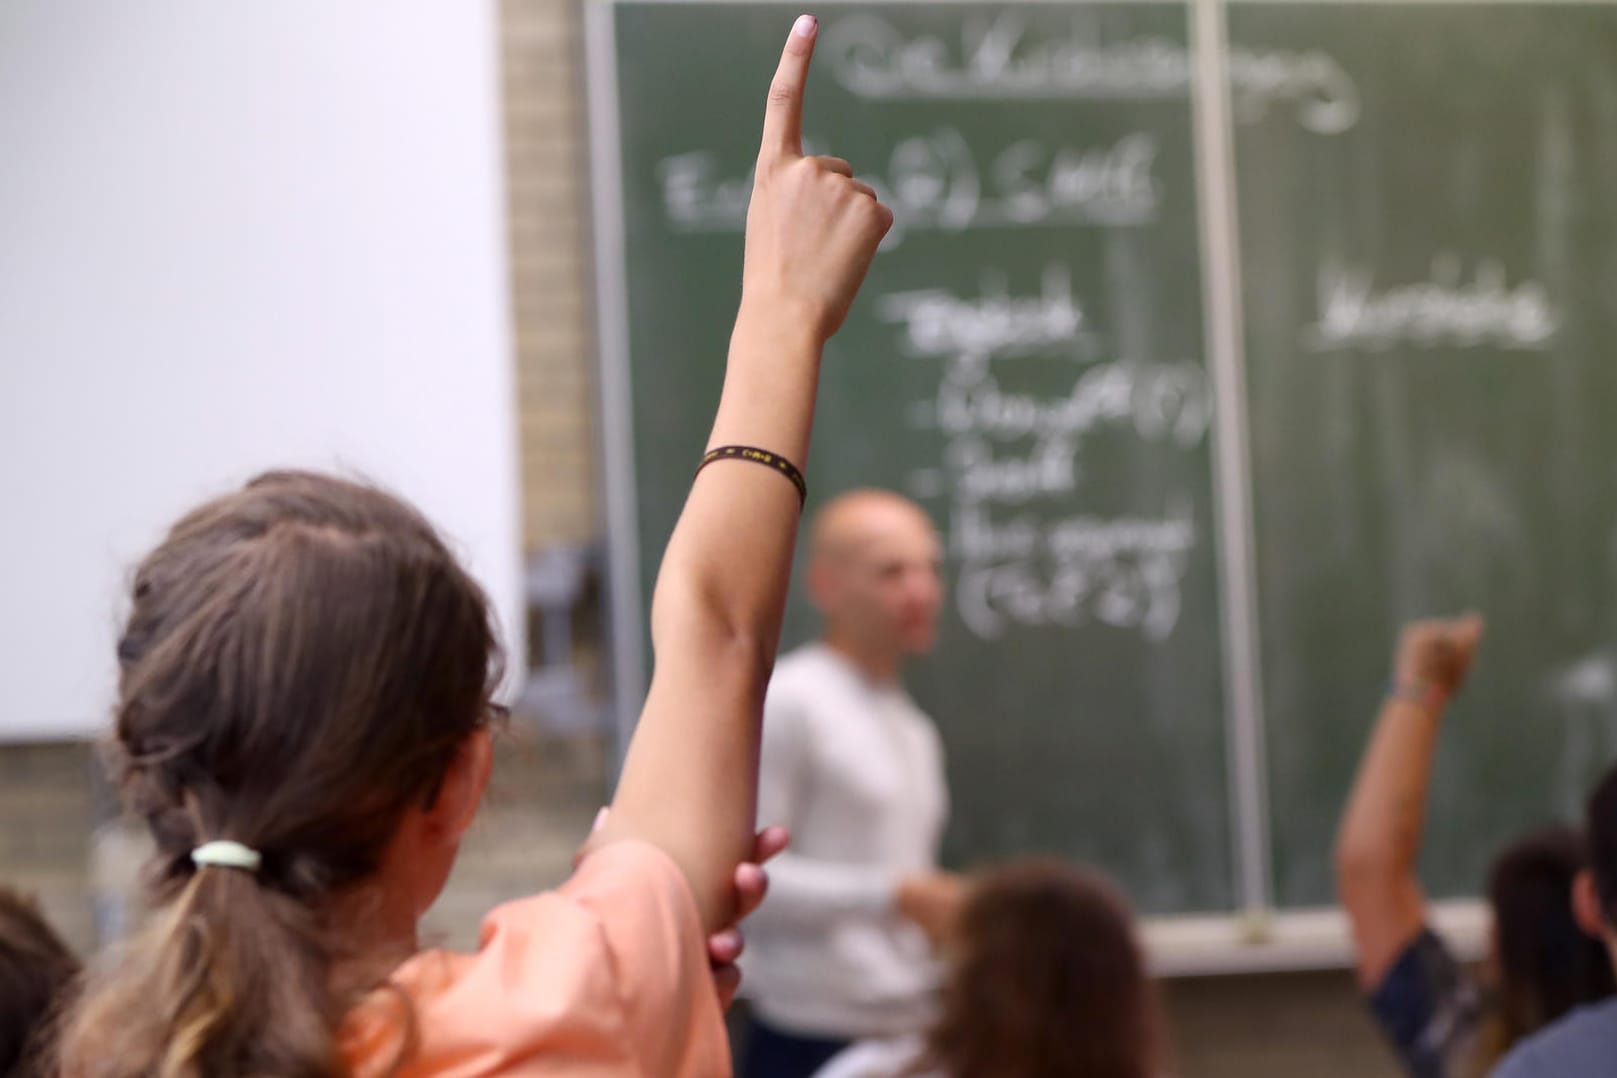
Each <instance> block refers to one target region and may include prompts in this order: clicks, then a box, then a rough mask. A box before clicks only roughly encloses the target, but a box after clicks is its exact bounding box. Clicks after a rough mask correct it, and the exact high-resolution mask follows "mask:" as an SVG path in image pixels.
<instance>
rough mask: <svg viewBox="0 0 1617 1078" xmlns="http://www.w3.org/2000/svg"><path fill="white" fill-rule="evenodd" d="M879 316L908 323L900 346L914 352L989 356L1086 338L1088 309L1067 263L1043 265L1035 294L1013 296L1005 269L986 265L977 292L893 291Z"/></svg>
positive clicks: (884, 299) (971, 357)
mask: <svg viewBox="0 0 1617 1078" xmlns="http://www.w3.org/2000/svg"><path fill="white" fill-rule="evenodd" d="M876 317H878V318H880V319H881V320H883V321H885V322H893V323H899V324H902V325H903V326H904V335H903V337H902V338H901V341H902V343H901V348H902V350H903V352H904V353H905V354H907V355H912V356H927V357H932V358H951V357H957V356H958V357H964V358H966V359H969V360H986V359H988V358H990V357H993V356H1014V355H1028V354H1030V353H1034V352H1041V351H1046V350H1048V349H1050V347H1051V346H1053V345H1059V344H1065V343H1069V342H1072V343H1078V344H1081V343H1082V342H1083V341H1085V340H1086V334H1085V333H1084V310H1083V308H1082V307H1081V306H1079V304H1078V301H1077V300H1075V299H1074V298H1073V294H1072V274H1071V271H1070V270H1068V268H1067V267H1066V266H1063V265H1049V266H1046V267H1045V269H1044V273H1043V275H1042V277H1041V279H1040V290H1039V294H1038V295H1036V296H1012V295H1011V294H1010V290H1009V288H1008V286H1007V285H1006V283H1005V279H1004V277H1003V275H1000V274H996V273H993V272H991V271H987V272H984V273H983V275H982V284H981V286H980V288H979V290H978V294H977V295H975V296H957V295H955V294H954V293H953V292H951V291H950V290H948V289H946V288H922V289H916V290H915V291H912V292H893V293H889V294H887V295H885V296H881V297H880V298H878V299H877V300H876Z"/></svg>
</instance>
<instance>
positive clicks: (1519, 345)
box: [1302, 253, 1561, 352]
mask: <svg viewBox="0 0 1617 1078" xmlns="http://www.w3.org/2000/svg"><path fill="white" fill-rule="evenodd" d="M1318 293H1319V317H1318V320H1317V321H1316V322H1314V323H1313V324H1312V325H1310V326H1307V327H1305V328H1304V330H1303V335H1302V344H1303V346H1304V347H1305V348H1308V349H1309V350H1311V351H1315V352H1329V351H1343V350H1362V351H1371V352H1381V351H1387V350H1389V349H1392V348H1397V347H1401V346H1403V347H1409V346H1412V347H1416V348H1500V349H1510V350H1520V351H1537V350H1542V349H1545V348H1547V347H1549V345H1550V343H1551V342H1552V341H1553V340H1554V338H1555V335H1556V334H1557V333H1558V332H1559V331H1560V329H1561V315H1560V312H1559V311H1558V310H1557V309H1556V307H1555V305H1554V304H1553V303H1552V302H1551V301H1550V297H1549V293H1548V291H1547V289H1546V288H1545V287H1544V286H1543V285H1542V284H1540V283H1539V282H1537V281H1534V280H1531V279H1528V280H1523V281H1520V282H1519V283H1517V284H1516V285H1515V286H1514V287H1512V286H1511V285H1510V284H1509V279H1508V276H1507V274H1506V272H1505V267H1504V265H1503V263H1501V262H1500V261H1499V260H1497V259H1492V258H1484V259H1481V260H1479V261H1477V262H1476V264H1475V265H1474V267H1473V268H1472V270H1471V272H1470V273H1469V274H1467V273H1466V266H1465V260H1464V259H1462V258H1461V257H1460V256H1458V255H1455V254H1451V253H1444V254H1439V255H1438V256H1437V257H1435V258H1434V259H1433V260H1432V265H1431V271H1430V273H1429V274H1428V276H1427V279H1426V280H1424V281H1417V282H1414V283H1410V284H1399V285H1394V286H1392V287H1387V288H1382V289H1379V290H1378V289H1377V288H1376V287H1375V283H1374V274H1373V273H1372V272H1371V271H1370V270H1368V269H1364V268H1360V267H1350V266H1347V265H1345V264H1343V263H1342V262H1340V261H1338V260H1335V259H1331V260H1328V261H1326V262H1325V263H1324V264H1323V265H1322V266H1321V267H1320V270H1319V281H1318Z"/></svg>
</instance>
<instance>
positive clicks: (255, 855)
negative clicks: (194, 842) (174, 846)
mask: <svg viewBox="0 0 1617 1078" xmlns="http://www.w3.org/2000/svg"><path fill="white" fill-rule="evenodd" d="M191 863H192V864H194V865H196V866H197V867H198V868H205V867H207V866H209V865H218V866H220V867H221V868H239V869H241V870H242V871H243V872H257V871H258V866H259V865H262V864H263V863H264V858H263V857H262V856H260V855H259V852H258V851H257V850H255V849H252V848H251V847H249V846H243V845H242V844H241V843H239V842H232V841H231V840H230V839H216V840H215V841H213V842H204V843H203V844H202V845H200V846H198V847H197V848H196V849H194V850H192V851H191Z"/></svg>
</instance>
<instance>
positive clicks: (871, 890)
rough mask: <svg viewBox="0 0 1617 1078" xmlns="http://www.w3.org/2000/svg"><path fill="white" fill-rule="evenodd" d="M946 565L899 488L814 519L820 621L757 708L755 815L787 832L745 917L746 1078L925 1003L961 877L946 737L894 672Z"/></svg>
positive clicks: (786, 1068) (925, 1007) (917, 1026)
mask: <svg viewBox="0 0 1617 1078" xmlns="http://www.w3.org/2000/svg"><path fill="white" fill-rule="evenodd" d="M941 560H942V549H941V545H940V543H939V541H938V535H937V531H936V529H935V528H934V527H933V526H932V522H931V520H930V519H929V518H928V517H927V515H926V513H925V512H924V511H922V510H921V508H920V507H919V506H917V505H915V504H914V503H913V502H910V501H908V500H907V499H904V498H901V497H899V496H898V495H896V494H890V493H887V492H885V491H875V490H864V491H855V492H853V493H850V494H845V495H842V496H841V497H839V498H837V499H835V500H834V501H832V502H830V503H829V504H828V505H826V506H825V507H824V508H823V509H822V510H821V511H820V513H819V515H818V516H817V517H816V518H815V521H814V527H813V538H812V562H811V566H810V570H809V577H808V589H809V596H810V599H811V600H812V602H813V603H814V605H815V607H816V608H817V609H818V610H819V611H820V613H821V614H822V615H823V617H824V619H825V626H824V632H823V635H822V636H821V638H820V640H819V641H817V642H815V643H812V644H809V645H807V646H805V647H802V648H799V649H798V650H796V651H794V652H792V653H791V654H789V655H787V656H784V657H782V659H781V660H780V662H779V664H778V665H777V666H776V669H775V675H774V678H773V680H772V681H771V682H770V685H769V693H768V698H767V700H766V702H765V704H764V738H763V761H762V772H761V780H760V786H759V804H758V818H759V819H761V820H766V821H768V822H769V823H771V824H777V823H779V824H785V825H786V826H787V827H789V828H790V829H791V833H792V844H791V847H790V849H789V850H788V851H787V852H786V853H784V854H782V855H781V856H780V857H778V858H777V859H776V860H775V861H774V862H773V863H772V864H771V865H770V892H769V897H768V899H767V900H766V901H765V902H764V904H763V906H762V907H761V908H760V909H759V910H758V912H757V913H756V914H755V915H754V916H753V919H752V921H751V923H750V926H749V933H748V953H747V956H746V961H745V962H744V968H745V970H746V975H747V980H746V985H747V988H746V989H745V991H746V994H747V996H748V997H749V998H750V1000H751V1004H752V1010H751V1014H752V1021H751V1027H750V1029H749V1030H748V1034H747V1038H746V1045H745V1048H744V1049H743V1058H742V1067H741V1074H742V1075H743V1078H798V1076H804V1078H806V1076H808V1075H812V1074H813V1073H814V1071H815V1070H816V1069H817V1068H818V1067H819V1066H820V1065H821V1064H823V1063H824V1062H825V1061H826V1060H827V1059H829V1058H831V1056H833V1055H835V1054H836V1053H837V1052H838V1051H840V1050H841V1049H842V1048H844V1047H846V1046H847V1044H848V1043H849V1042H851V1041H853V1040H856V1039H861V1038H866V1037H885V1036H897V1035H903V1034H906V1033H914V1032H917V1031H919V1030H921V1029H923V1028H924V1027H925V1026H926V1024H927V1022H928V1020H929V1019H930V1018H931V1016H932V1014H933V1012H934V1009H935V1006H936V995H937V989H938V984H939V977H940V974H939V968H938V965H937V962H936V960H935V959H934V956H933V944H935V943H936V942H937V941H938V940H939V939H941V938H942V937H943V936H944V935H945V934H946V933H947V932H948V930H949V926H950V925H951V923H952V922H953V920H954V917H955V914H956V911H957V910H958V907H959V905H960V901H961V897H962V890H963V889H962V885H961V882H960V880H959V878H958V877H956V876H955V875H953V874H951V873H946V872H941V871H939V870H938V868H937V853H938V843H939V841H940V839H941V837H942V834H943V828H944V825H945V823H946V822H947V819H948V791H947V789H946V785H945V781H944V773H943V750H942V745H941V743H940V742H939V739H938V733H937V730H936V728H935V727H934V726H933V724H932V720H931V719H929V718H928V717H927V716H926V715H925V714H924V713H923V712H922V711H921V710H920V708H918V707H917V706H916V705H915V702H914V701H913V700H911V699H910V697H909V694H908V693H906V692H905V691H904V686H903V683H902V681H901V675H902V672H903V667H904V664H905V663H906V662H907V661H908V660H909V659H911V658H913V657H915V656H918V655H922V654H925V653H926V652H927V651H929V650H930V649H931V647H932V644H933V641H934V639H935V637H936V634H937V619H938V611H939V607H940V605H941V603H942V592H943V589H942V584H941V581H940V575H939V574H940V568H941V565H940V563H941Z"/></svg>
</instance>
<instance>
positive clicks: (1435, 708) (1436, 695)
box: [1387, 678, 1450, 716]
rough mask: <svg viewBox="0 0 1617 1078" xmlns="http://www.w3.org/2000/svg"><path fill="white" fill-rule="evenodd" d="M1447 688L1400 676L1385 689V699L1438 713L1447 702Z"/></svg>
mask: <svg viewBox="0 0 1617 1078" xmlns="http://www.w3.org/2000/svg"><path fill="white" fill-rule="evenodd" d="M1449 696H1450V693H1449V690H1448V689H1447V688H1445V687H1444V686H1442V685H1439V684H1437V683H1436V682H1432V681H1421V680H1418V679H1403V678H1400V679H1399V680H1397V681H1394V682H1393V683H1392V685H1391V686H1389V687H1388V689H1387V699H1389V700H1396V701H1398V702H1399V703H1403V704H1409V705H1411V706H1413V707H1417V708H1419V709H1420V710H1422V711H1424V712H1426V713H1427V714H1428V715H1434V716H1435V715H1440V714H1442V712H1443V709H1444V708H1446V707H1447V706H1448V703H1449Z"/></svg>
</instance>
